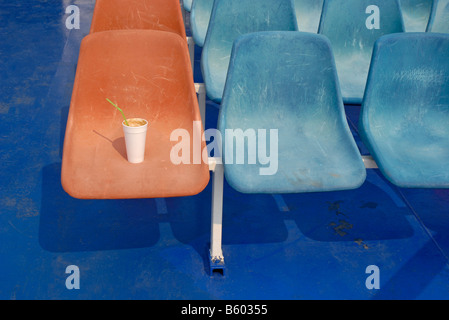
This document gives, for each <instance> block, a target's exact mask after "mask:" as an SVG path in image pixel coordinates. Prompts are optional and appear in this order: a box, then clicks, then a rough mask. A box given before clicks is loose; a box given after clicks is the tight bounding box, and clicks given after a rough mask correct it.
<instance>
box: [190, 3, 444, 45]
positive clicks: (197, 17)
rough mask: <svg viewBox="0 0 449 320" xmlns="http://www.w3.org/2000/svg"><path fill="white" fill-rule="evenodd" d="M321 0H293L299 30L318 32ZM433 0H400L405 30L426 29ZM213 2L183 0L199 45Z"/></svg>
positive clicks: (202, 41)
mask: <svg viewBox="0 0 449 320" xmlns="http://www.w3.org/2000/svg"><path fill="white" fill-rule="evenodd" d="M323 1H324V0H293V3H294V7H295V13H296V18H297V21H298V29H299V31H304V32H314V33H317V32H318V27H319V24H320V18H321V12H322V7H323ZM433 2H434V0H401V1H400V5H401V12H402V16H403V19H404V25H405V30H406V31H407V32H421V31H425V30H426V28H427V25H428V21H429V17H430V15H431V8H432V4H433ZM435 2H437V1H435ZM213 3H214V0H195V1H191V0H190V1H184V7H185V8H188V9H186V10H188V11H189V12H190V13H191V14H190V25H191V28H192V35H193V38H194V40H195V43H196V44H197V45H198V46H200V47H202V46H203V45H204V39H205V38H206V33H207V27H208V25H209V19H210V15H211V12H212V6H213ZM433 16H435V14H433ZM439 20H440V21H444V20H441V19H439ZM437 32H439V31H437Z"/></svg>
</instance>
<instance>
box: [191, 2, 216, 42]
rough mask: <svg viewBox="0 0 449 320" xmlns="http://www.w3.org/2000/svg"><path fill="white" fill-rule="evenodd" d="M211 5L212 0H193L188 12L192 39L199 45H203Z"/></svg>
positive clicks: (212, 3)
mask: <svg viewBox="0 0 449 320" xmlns="http://www.w3.org/2000/svg"><path fill="white" fill-rule="evenodd" d="M213 5H214V0H195V1H194V2H193V5H192V10H191V12H190V27H191V29H192V36H193V41H195V44H196V45H198V46H199V47H202V46H203V45H204V40H205V39H206V33H207V28H208V26H209V20H210V14H211V12H212V7H213Z"/></svg>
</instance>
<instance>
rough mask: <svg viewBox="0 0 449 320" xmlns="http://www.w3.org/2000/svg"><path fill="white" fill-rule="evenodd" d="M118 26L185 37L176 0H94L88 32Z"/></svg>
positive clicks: (116, 28)
mask: <svg viewBox="0 0 449 320" xmlns="http://www.w3.org/2000/svg"><path fill="white" fill-rule="evenodd" d="M120 29H150V30H161V31H170V32H175V33H177V34H179V35H180V36H183V37H185V36H186V31H185V27H184V22H183V18H182V13H181V7H180V5H179V0H96V2H95V8H94V13H93V16H92V24H91V28H90V32H91V33H93V32H99V31H107V30H120Z"/></svg>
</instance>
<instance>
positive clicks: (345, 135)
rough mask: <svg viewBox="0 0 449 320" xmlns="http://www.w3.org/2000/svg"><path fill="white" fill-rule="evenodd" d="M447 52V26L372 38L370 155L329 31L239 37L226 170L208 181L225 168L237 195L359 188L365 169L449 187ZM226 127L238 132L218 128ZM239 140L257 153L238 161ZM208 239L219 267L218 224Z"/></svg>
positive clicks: (365, 112) (228, 91)
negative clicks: (351, 121) (352, 124)
mask: <svg viewBox="0 0 449 320" xmlns="http://www.w3.org/2000/svg"><path fill="white" fill-rule="evenodd" d="M262 48H263V49H262ZM448 52H449V34H439V33H432V34H431V33H398V34H391V35H385V36H382V37H380V38H379V39H378V40H377V41H376V43H375V46H374V52H373V59H372V61H373V63H372V64H371V67H370V71H369V77H368V85H367V89H366V92H365V98H364V100H363V104H362V109H361V116H360V125H359V131H360V135H361V137H362V139H363V141H364V143H365V144H366V146H367V148H368V149H369V151H370V153H371V155H367V156H361V153H360V152H359V150H358V149H357V146H356V143H355V141H354V138H353V136H352V135H351V132H350V130H349V127H348V123H347V121H346V118H345V115H344V107H343V99H342V97H341V95H340V91H339V81H338V77H337V68H336V65H335V62H334V58H333V54H332V49H331V44H330V42H329V40H328V39H327V38H326V37H324V36H322V35H317V34H311V33H302V32H260V33H252V34H247V35H244V36H241V37H239V38H238V39H237V40H236V41H235V43H234V47H233V50H232V54H231V58H230V65H229V72H228V79H227V82H226V86H225V90H224V95H223V101H222V104H221V110H220V114H219V122H218V128H219V130H220V132H222V135H223V137H224V139H223V145H222V150H223V151H222V155H223V171H217V172H215V174H214V177H213V185H214V186H215V185H216V183H222V180H223V177H221V176H220V175H221V174H223V173H222V172H224V176H225V177H226V180H227V181H228V183H229V184H230V185H231V186H232V187H233V188H234V189H236V190H237V191H240V192H243V193H270V194H273V193H300V192H329V191H335V190H348V189H355V188H358V187H359V186H360V185H361V184H362V183H363V182H364V180H365V177H366V170H365V168H366V169H368V168H379V169H380V171H381V173H382V174H383V175H384V176H385V177H386V178H387V179H388V180H389V181H390V182H391V183H393V184H395V185H397V186H399V187H406V188H449V172H448V170H447V167H448V166H449V126H448V125H447V124H448V123H449V59H447V54H448ZM227 130H230V131H231V132H233V133H234V134H229V135H227V134H223V133H224V132H226V131H227ZM237 130H240V132H243V134H242V133H241V134H235V133H236V132H237ZM260 130H262V131H260ZM273 130H274V131H273ZM268 131H269V134H268V133H267V132H268ZM274 133H276V134H275V135H274V137H275V139H273V140H272V139H271V138H272V135H273V134H274ZM243 138H245V139H247V141H253V143H255V141H257V148H255V147H254V145H250V143H249V142H248V143H246V144H245V145H244V149H243V150H244V152H245V155H246V156H247V158H245V159H250V157H251V156H254V155H255V154H257V156H255V157H257V159H256V161H254V162H253V163H249V160H247V162H243V163H239V164H237V159H236V156H235V152H236V150H237V149H238V148H240V147H241V145H239V143H240V144H242V143H243V142H242V141H245V139H243ZM239 141H240V142H239ZM261 146H262V147H261ZM260 147H261V148H262V149H259V148H260ZM268 150H269V151H268ZM268 154H269V156H270V161H267V157H268ZM273 155H275V156H273ZM373 160H374V161H373ZM274 162H276V163H275V164H273V163H274ZM273 166H274V168H275V169H276V170H274V172H275V173H274V174H262V171H261V170H267V168H268V167H273ZM271 172H273V170H271ZM216 181H219V182H216ZM216 190H221V189H219V187H217V186H216ZM217 193H218V191H217ZM215 196H216V197H217V198H218V200H217V201H218V202H220V201H222V200H221V199H222V195H217V194H216V195H215ZM221 219H222V217H221V212H217V213H216V216H214V215H213V220H212V221H216V224H217V225H221ZM213 232H216V234H215V235H214V234H213ZM212 239H213V240H214V241H213V245H212V246H211V250H215V251H211V252H212V253H211V256H212V257H215V260H216V261H220V262H221V264H222V265H223V264H224V257H223V255H222V254H223V253H222V250H221V230H220V229H219V227H216V228H215V230H214V229H213V230H212ZM212 261H214V260H212ZM217 268H218V267H217Z"/></svg>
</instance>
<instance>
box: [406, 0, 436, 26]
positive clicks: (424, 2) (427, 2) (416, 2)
mask: <svg viewBox="0 0 449 320" xmlns="http://www.w3.org/2000/svg"><path fill="white" fill-rule="evenodd" d="M399 3H400V5H401V11H402V17H403V18H404V27H405V31H407V32H425V31H426V27H427V24H428V22H429V17H430V11H431V9H432V3H433V0H400V1H399Z"/></svg>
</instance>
